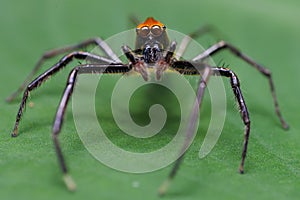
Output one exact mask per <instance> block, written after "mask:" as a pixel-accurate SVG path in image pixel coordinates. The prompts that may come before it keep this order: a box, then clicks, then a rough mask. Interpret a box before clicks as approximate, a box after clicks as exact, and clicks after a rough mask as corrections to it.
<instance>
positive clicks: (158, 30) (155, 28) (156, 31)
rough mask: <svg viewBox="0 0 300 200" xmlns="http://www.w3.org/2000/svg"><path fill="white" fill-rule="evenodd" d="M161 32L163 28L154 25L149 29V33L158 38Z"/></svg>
mask: <svg viewBox="0 0 300 200" xmlns="http://www.w3.org/2000/svg"><path fill="white" fill-rule="evenodd" d="M162 32H163V28H162V27H160V26H158V25H154V26H152V27H151V33H152V34H153V35H154V36H160V35H161V33H162Z"/></svg>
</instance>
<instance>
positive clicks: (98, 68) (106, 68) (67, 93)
mask: <svg viewBox="0 0 300 200" xmlns="http://www.w3.org/2000/svg"><path fill="white" fill-rule="evenodd" d="M128 71H130V67H129V66H127V65H123V64H111V65H101V64H99V65H97V64H86V65H81V66H78V67H75V68H74V69H73V70H72V71H71V72H70V74H69V77H68V81H67V84H66V87H65V90H64V93H63V95H62V98H61V100H60V103H59V106H58V108H57V112H56V116H55V120H54V124H53V128H52V139H53V142H54V145H55V150H56V154H57V157H58V161H59V164H60V167H61V170H62V172H63V174H64V176H63V179H64V182H65V184H66V186H67V188H68V189H69V190H71V191H73V190H75V189H76V185H75V183H74V181H73V179H72V178H71V176H70V175H68V170H67V166H66V163H65V159H64V157H63V154H62V150H61V147H60V144H59V141H58V135H59V133H60V131H61V128H62V124H63V119H64V115H65V111H66V108H67V105H68V102H69V100H70V97H71V96H72V93H73V89H74V87H75V83H76V79H77V77H78V74H83V73H84V74H95V73H126V72H128Z"/></svg>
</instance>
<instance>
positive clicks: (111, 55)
mask: <svg viewBox="0 0 300 200" xmlns="http://www.w3.org/2000/svg"><path fill="white" fill-rule="evenodd" d="M90 45H96V46H98V47H99V48H100V49H101V50H102V51H103V52H104V53H105V55H106V56H107V57H108V58H106V59H107V61H108V63H114V62H115V63H121V62H122V61H121V60H120V59H119V58H118V56H117V55H116V54H115V53H114V52H113V50H112V49H111V48H110V47H109V46H108V45H107V43H106V42H105V41H103V40H102V39H101V38H99V37H96V38H91V39H87V40H85V41H82V42H80V43H78V44H75V45H70V46H66V47H62V48H57V49H53V50H50V51H47V52H45V53H44V54H43V55H42V56H41V58H40V59H39V60H38V61H37V63H36V64H35V66H34V68H33V69H32V71H31V72H30V74H29V75H28V76H27V77H26V79H25V80H24V82H23V83H22V84H21V85H20V86H19V88H18V89H17V91H15V92H14V93H12V94H11V95H10V96H9V97H7V98H6V101H7V102H12V101H13V100H15V99H16V97H17V96H18V95H19V94H20V93H21V92H22V91H24V89H25V88H26V86H27V85H28V84H29V83H30V81H31V80H32V78H33V76H34V75H35V74H36V73H37V72H38V71H39V69H40V68H41V67H42V64H43V63H44V62H45V61H46V60H48V59H51V58H53V57H55V56H58V55H61V54H64V53H68V52H72V51H76V50H80V49H83V48H85V47H88V46H90Z"/></svg>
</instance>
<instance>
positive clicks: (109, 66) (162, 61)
mask: <svg viewBox="0 0 300 200" xmlns="http://www.w3.org/2000/svg"><path fill="white" fill-rule="evenodd" d="M136 24H137V26H136V43H135V49H134V50H133V49H131V48H130V47H129V46H128V45H124V46H122V47H121V48H122V51H123V53H124V54H125V56H126V58H127V60H128V62H127V63H122V61H121V60H120V59H119V57H118V56H117V55H116V54H115V53H114V52H113V50H112V49H111V48H110V47H109V46H108V45H107V43H106V42H105V41H103V40H102V39H101V38H92V39H88V40H85V41H83V42H81V43H79V44H76V45H72V46H67V47H64V48H58V49H54V50H51V51H48V52H46V53H44V54H43V56H42V57H41V58H40V59H39V60H38V62H37V63H36V65H35V67H34V68H33V70H32V71H31V73H30V74H29V76H28V77H27V78H26V80H25V81H24V82H23V84H22V85H21V86H20V87H19V89H18V90H17V91H16V92H15V93H13V94H12V95H11V96H9V97H8V98H7V101H8V102H11V101H13V100H14V99H15V98H16V97H17V96H18V95H19V93H20V92H22V91H24V93H23V98H22V101H21V104H20V107H19V110H18V113H17V116H16V121H15V125H14V128H13V131H12V136H13V137H16V136H18V127H19V122H20V120H21V117H22V115H23V111H24V108H25V106H26V103H27V100H28V96H29V93H30V92H31V91H32V90H34V89H36V88H38V87H39V86H40V85H41V84H43V83H45V81H46V80H47V79H48V78H49V77H50V76H52V75H54V74H56V73H57V72H58V71H59V70H60V69H62V68H64V67H66V66H67V65H68V64H69V63H70V62H71V61H72V60H73V59H78V60H88V61H89V64H82V65H79V66H76V67H74V68H73V69H72V70H71V72H70V73H69V76H68V80H67V84H66V86H65V90H64V92H63V95H62V98H61V101H60V103H59V106H58V108H57V112H56V116H55V120H54V124H53V129H52V139H53V142H54V147H55V150H56V154H57V157H58V161H59V165H60V168H61V170H62V173H63V178H64V181H65V183H66V186H67V187H68V189H70V190H75V188H76V186H75V182H74V181H73V179H72V178H71V176H70V175H69V174H68V169H67V166H66V163H65V159H64V156H63V154H62V150H61V147H60V144H59V140H58V135H59V133H60V131H61V128H62V124H63V119H64V115H65V110H66V107H67V105H68V103H69V100H70V97H71V96H72V92H73V89H74V86H75V82H76V79H77V77H78V75H79V74H82V73H123V74H125V73H128V72H131V71H135V72H138V73H139V74H140V75H141V76H142V77H143V79H144V80H145V81H147V80H149V73H148V70H149V69H150V68H151V69H153V70H154V73H155V76H156V78H157V79H161V76H162V74H163V73H164V72H165V71H166V70H167V69H172V70H175V71H177V72H179V73H180V74H189V75H199V76H200V77H201V79H200V81H199V86H198V90H197V100H198V101H199V102H200V103H201V100H202V97H203V94H204V90H205V88H206V84H207V82H208V79H209V76H211V75H214V76H223V77H227V78H229V79H230V84H231V86H232V90H233V93H234V95H235V98H236V100H237V102H238V106H239V109H240V114H241V119H242V121H243V123H244V128H245V129H244V144H243V150H242V159H241V163H240V166H239V172H240V173H244V162H245V158H246V153H247V146H248V140H249V134H250V118H249V113H248V109H247V106H246V103H245V100H244V97H243V95H242V91H241V88H240V83H239V79H238V77H237V75H236V74H235V73H234V72H233V71H232V70H230V69H228V68H224V67H213V66H209V65H208V64H205V62H204V61H205V59H207V58H208V57H209V56H212V55H215V54H216V53H218V52H220V51H221V50H225V49H228V50H229V51H230V52H231V53H232V54H234V55H235V56H237V57H238V58H240V59H242V60H244V61H245V62H246V63H248V64H249V65H250V66H252V67H254V68H255V69H256V70H258V71H259V72H260V73H261V74H262V75H263V76H265V77H266V78H267V79H268V81H269V85H270V90H271V93H272V97H273V102H274V106H275V111H276V114H277V116H278V118H279V120H280V122H281V125H282V127H283V128H284V129H288V125H287V123H286V122H285V120H284V119H283V117H282V114H281V112H280V109H279V105H278V101H277V97H276V94H275V88H274V84H273V80H272V76H271V72H270V71H269V70H268V69H267V68H265V67H263V66H262V65H260V64H258V63H257V62H255V61H254V60H253V59H251V58H250V57H248V56H247V55H245V54H243V53H242V52H241V51H239V50H238V49H237V48H236V47H235V46H233V45H231V44H229V43H227V42H225V41H220V42H218V43H216V44H214V45H212V46H211V47H209V48H208V49H206V50H205V51H204V52H203V53H200V54H199V55H197V56H196V57H194V58H193V59H191V60H182V59H181V55H182V54H183V52H184V49H185V47H187V45H188V43H189V42H190V41H191V39H192V38H196V37H198V36H199V35H200V34H202V33H203V32H205V31H203V30H205V29H199V30H197V31H195V32H194V33H192V34H190V35H189V36H190V37H187V38H186V39H185V40H184V41H183V42H182V43H181V46H182V47H184V48H183V50H182V51H181V52H179V50H178V52H177V53H176V55H175V53H174V52H175V50H176V46H177V45H176V42H175V41H170V40H169V38H168V34H167V29H166V26H165V25H164V24H163V23H161V22H160V21H158V20H155V19H154V18H152V17H149V18H147V19H146V20H145V21H144V22H142V23H136ZM89 45H96V46H98V47H100V48H101V50H102V51H103V52H104V53H105V55H104V56H100V55H97V54H93V53H89V52H84V51H80V49H82V48H85V47H87V46H89ZM60 54H66V55H65V56H63V57H62V58H61V59H60V60H59V61H58V62H57V63H55V64H54V65H53V66H52V67H50V68H49V69H48V70H47V71H45V72H44V73H42V74H40V75H39V76H38V77H37V78H36V79H34V80H33V81H31V79H32V77H33V76H34V75H35V74H36V73H37V71H38V70H39V69H40V67H41V66H42V64H43V62H44V61H45V60H47V59H50V58H52V57H55V56H57V55H60ZM196 68H197V69H196ZM199 69H200V71H202V72H203V73H201V74H200V72H199ZM30 81H31V82H30ZM200 103H199V105H200ZM192 120H193V119H192ZM194 120H195V119H194ZM183 157H184V154H182V155H181V156H180V157H179V158H178V159H177V161H176V162H175V164H174V167H173V169H172V171H171V172H170V174H169V176H168V178H167V179H166V181H165V182H163V184H162V185H161V187H160V190H159V192H160V194H164V193H165V192H166V190H167V187H168V185H169V183H170V181H171V180H172V179H173V178H174V176H175V174H176V173H177V171H178V168H179V166H180V164H181V162H182V160H183Z"/></svg>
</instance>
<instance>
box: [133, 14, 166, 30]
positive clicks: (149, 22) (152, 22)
mask: <svg viewBox="0 0 300 200" xmlns="http://www.w3.org/2000/svg"><path fill="white" fill-rule="evenodd" d="M155 25H156V26H159V27H164V24H163V23H161V22H160V21H157V20H155V19H154V18H153V17H148V18H147V19H146V20H145V21H144V22H143V23H140V24H139V25H138V26H137V27H136V28H137V29H140V28H142V27H145V26H147V27H149V28H151V27H152V26H155Z"/></svg>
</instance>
